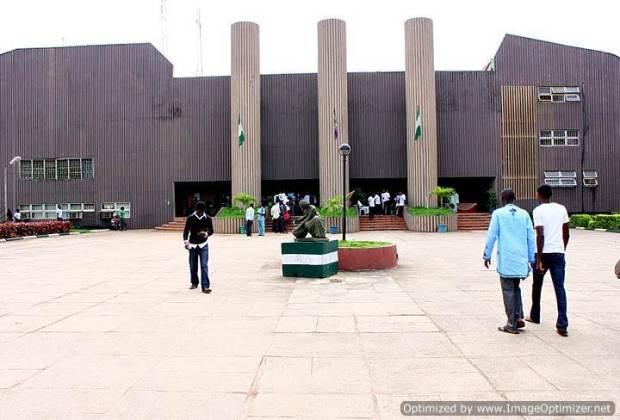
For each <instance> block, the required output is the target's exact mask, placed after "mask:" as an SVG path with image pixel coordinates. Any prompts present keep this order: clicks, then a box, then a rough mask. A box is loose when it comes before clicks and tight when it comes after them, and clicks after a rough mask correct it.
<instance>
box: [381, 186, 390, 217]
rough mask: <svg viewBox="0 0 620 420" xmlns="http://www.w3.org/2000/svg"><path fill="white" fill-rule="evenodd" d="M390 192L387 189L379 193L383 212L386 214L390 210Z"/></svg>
mask: <svg viewBox="0 0 620 420" xmlns="http://www.w3.org/2000/svg"><path fill="white" fill-rule="evenodd" d="M390 198H392V197H391V196H390V193H389V192H388V190H383V192H382V193H381V205H382V206H383V214H388V213H389V210H390Z"/></svg>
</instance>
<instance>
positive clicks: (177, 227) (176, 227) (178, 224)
mask: <svg viewBox="0 0 620 420" xmlns="http://www.w3.org/2000/svg"><path fill="white" fill-rule="evenodd" d="M184 227H185V217H175V218H174V219H173V220H172V221H171V222H169V223H166V224H164V225H161V226H157V227H156V228H155V229H157V230H161V231H164V232H183V228H184Z"/></svg>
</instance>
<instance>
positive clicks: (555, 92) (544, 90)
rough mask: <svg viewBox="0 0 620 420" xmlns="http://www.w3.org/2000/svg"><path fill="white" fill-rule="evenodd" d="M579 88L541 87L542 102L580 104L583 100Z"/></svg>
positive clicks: (539, 93) (540, 98) (539, 96)
mask: <svg viewBox="0 0 620 420" xmlns="http://www.w3.org/2000/svg"><path fill="white" fill-rule="evenodd" d="M580 92H581V91H580V90H579V87H578V86H539V87H538V100H539V101H540V102H579V101H580V100H581V96H580Z"/></svg>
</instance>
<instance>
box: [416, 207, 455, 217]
mask: <svg viewBox="0 0 620 420" xmlns="http://www.w3.org/2000/svg"><path fill="white" fill-rule="evenodd" d="M409 214H410V215H412V216H451V215H453V214H454V212H453V211H452V210H450V209H442V208H426V207H409Z"/></svg>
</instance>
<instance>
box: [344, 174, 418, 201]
mask: <svg viewBox="0 0 620 420" xmlns="http://www.w3.org/2000/svg"><path fill="white" fill-rule="evenodd" d="M349 185H350V189H351V191H356V195H355V197H353V200H355V201H357V200H358V199H359V200H360V201H362V202H363V203H364V205H365V204H366V203H365V202H364V201H365V199H366V198H367V197H368V194H373V195H374V194H375V193H379V194H381V192H383V190H384V189H385V190H387V191H388V192H389V193H390V196H391V197H392V199H394V197H395V196H396V194H398V192H404V193H407V179H406V178H351V179H350V180H349Z"/></svg>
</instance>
